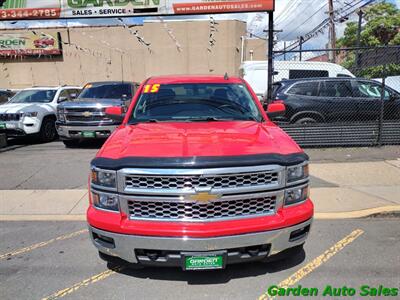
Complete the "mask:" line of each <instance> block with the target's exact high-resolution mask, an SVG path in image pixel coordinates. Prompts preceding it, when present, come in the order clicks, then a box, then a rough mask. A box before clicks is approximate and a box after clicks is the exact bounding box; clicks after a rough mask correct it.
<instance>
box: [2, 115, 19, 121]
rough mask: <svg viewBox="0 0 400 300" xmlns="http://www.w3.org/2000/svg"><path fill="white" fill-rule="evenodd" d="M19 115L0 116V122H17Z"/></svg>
mask: <svg viewBox="0 0 400 300" xmlns="http://www.w3.org/2000/svg"><path fill="white" fill-rule="evenodd" d="M20 119H21V114H0V121H19V120H20Z"/></svg>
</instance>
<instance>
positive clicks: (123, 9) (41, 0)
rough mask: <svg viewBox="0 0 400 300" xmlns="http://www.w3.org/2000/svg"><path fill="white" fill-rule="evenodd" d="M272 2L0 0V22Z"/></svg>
mask: <svg viewBox="0 0 400 300" xmlns="http://www.w3.org/2000/svg"><path fill="white" fill-rule="evenodd" d="M274 6H275V0H227V1H225V0H0V20H25V19H64V18H90V17H100V18H101V17H124V16H154V15H185V14H192V15H193V14H209V13H210V14H211V13H228V12H252V11H272V10H274Z"/></svg>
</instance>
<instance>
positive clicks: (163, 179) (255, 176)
mask: <svg viewBox="0 0 400 300" xmlns="http://www.w3.org/2000/svg"><path fill="white" fill-rule="evenodd" d="M278 181H279V173H278V172H271V171H267V172H257V173H243V174H227V175H193V176H146V175H126V176H125V187H126V188H129V189H182V190H185V189H189V190H192V189H201V188H210V189H225V188H240V187H252V186H258V185H271V184H277V183H278Z"/></svg>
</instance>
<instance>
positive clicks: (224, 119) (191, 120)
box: [186, 117, 235, 122]
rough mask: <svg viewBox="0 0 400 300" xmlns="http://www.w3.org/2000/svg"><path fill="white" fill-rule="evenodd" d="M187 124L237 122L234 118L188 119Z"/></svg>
mask: <svg viewBox="0 0 400 300" xmlns="http://www.w3.org/2000/svg"><path fill="white" fill-rule="evenodd" d="M186 121H187V122H221V121H235V119H232V118H216V117H204V118H188V119H186Z"/></svg>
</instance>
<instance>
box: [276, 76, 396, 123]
mask: <svg viewBox="0 0 400 300" xmlns="http://www.w3.org/2000/svg"><path fill="white" fill-rule="evenodd" d="M381 91H382V85H381V84H380V83H379V82H376V81H372V80H366V79H361V78H312V79H301V80H283V81H279V82H276V83H274V85H273V93H272V95H273V98H272V99H273V100H272V101H273V102H280V101H281V102H283V103H284V104H285V106H286V113H285V116H284V117H279V118H276V119H275V120H274V121H277V122H282V123H296V124H308V123H323V122H341V121H345V122H346V121H347V122H349V121H351V122H359V121H368V120H379V118H380V112H381ZM384 119H385V120H398V119H400V94H399V93H398V92H396V91H395V90H393V89H391V88H389V87H386V88H385V95H384Z"/></svg>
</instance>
